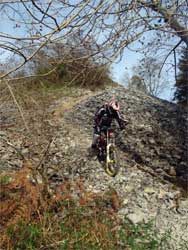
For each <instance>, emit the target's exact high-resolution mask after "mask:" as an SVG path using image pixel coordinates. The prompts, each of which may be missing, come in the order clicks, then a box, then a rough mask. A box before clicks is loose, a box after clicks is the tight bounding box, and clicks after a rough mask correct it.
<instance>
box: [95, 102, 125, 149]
mask: <svg viewBox="0 0 188 250" xmlns="http://www.w3.org/2000/svg"><path fill="white" fill-rule="evenodd" d="M119 109H120V106H119V103H118V102H117V101H116V100H115V98H113V99H112V100H111V101H110V102H109V103H106V104H104V105H103V106H102V107H100V108H99V109H98V110H97V112H96V113H95V116H94V134H93V141H92V145H91V147H92V148H93V149H95V148H96V143H97V140H98V138H99V136H100V133H101V129H102V128H103V127H108V128H109V127H110V126H111V123H112V120H114V119H115V120H116V121H117V122H118V124H119V127H120V129H124V128H125V125H126V124H127V121H125V120H124V119H123V118H122V117H121V115H120V113H119Z"/></svg>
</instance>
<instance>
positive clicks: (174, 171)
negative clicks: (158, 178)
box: [168, 167, 176, 176]
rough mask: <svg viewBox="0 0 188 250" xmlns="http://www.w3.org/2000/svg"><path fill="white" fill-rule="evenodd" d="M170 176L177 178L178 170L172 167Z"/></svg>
mask: <svg viewBox="0 0 188 250" xmlns="http://www.w3.org/2000/svg"><path fill="white" fill-rule="evenodd" d="M168 174H169V175H171V176H176V170H175V168H174V167H170V169H169V173H168Z"/></svg>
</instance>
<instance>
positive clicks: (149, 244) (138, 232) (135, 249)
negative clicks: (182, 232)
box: [119, 218, 170, 250]
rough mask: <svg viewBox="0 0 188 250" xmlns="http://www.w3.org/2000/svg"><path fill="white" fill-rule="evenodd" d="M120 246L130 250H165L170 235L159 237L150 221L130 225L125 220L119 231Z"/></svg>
mask: <svg viewBox="0 0 188 250" xmlns="http://www.w3.org/2000/svg"><path fill="white" fill-rule="evenodd" d="M119 235H120V241H121V244H122V245H125V244H127V245H128V246H129V249H130V250H159V249H160V250H162V249H164V250H165V249H167V246H168V241H169V239H170V233H169V232H167V233H165V234H164V235H162V236H159V234H158V232H157V231H156V229H155V228H154V226H153V223H152V221H150V222H148V223H142V224H136V225H134V224H132V223H131V222H130V221H129V220H128V219H127V218H125V220H124V224H123V225H122V227H121V228H120V230H119Z"/></svg>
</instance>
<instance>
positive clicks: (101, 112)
mask: <svg viewBox="0 0 188 250" xmlns="http://www.w3.org/2000/svg"><path fill="white" fill-rule="evenodd" d="M104 113H105V108H104V107H101V108H100V109H99V110H98V111H97V112H96V113H95V117H94V123H95V125H96V126H100V121H101V118H102V116H103V115H104Z"/></svg>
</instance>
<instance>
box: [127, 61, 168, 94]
mask: <svg viewBox="0 0 188 250" xmlns="http://www.w3.org/2000/svg"><path fill="white" fill-rule="evenodd" d="M160 68H161V62H160V61H159V60H158V59H157V58H154V57H145V58H142V59H141V60H139V61H138V64H137V65H136V66H134V67H133V72H134V77H132V78H131V81H130V87H135V88H136V89H141V90H142V91H144V92H146V93H149V94H150V95H153V96H159V95H160V94H161V93H162V92H163V91H164V90H165V89H167V88H168V87H169V81H168V77H167V75H166V72H165V74H160V75H159V71H160Z"/></svg>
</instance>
